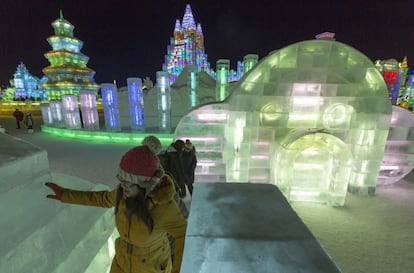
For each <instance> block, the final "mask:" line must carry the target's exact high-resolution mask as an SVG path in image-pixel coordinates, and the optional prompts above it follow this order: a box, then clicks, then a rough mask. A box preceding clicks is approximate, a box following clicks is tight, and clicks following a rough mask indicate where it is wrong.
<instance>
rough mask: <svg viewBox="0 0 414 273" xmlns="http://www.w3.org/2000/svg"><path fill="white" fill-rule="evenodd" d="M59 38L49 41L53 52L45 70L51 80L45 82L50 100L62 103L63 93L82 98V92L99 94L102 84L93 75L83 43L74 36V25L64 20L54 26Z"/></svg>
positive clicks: (54, 36)
mask: <svg viewBox="0 0 414 273" xmlns="http://www.w3.org/2000/svg"><path fill="white" fill-rule="evenodd" d="M52 26H53V29H54V31H55V35H53V36H51V37H49V38H48V39H47V41H48V42H49V44H50V46H51V47H52V51H49V52H47V53H46V54H45V57H46V58H47V59H48V60H49V62H50V66H48V67H46V68H44V69H43V72H44V73H45V74H46V76H47V77H48V80H47V81H46V82H45V83H43V88H44V89H45V91H46V94H47V97H48V99H49V100H60V99H61V96H62V95H63V94H73V95H76V96H77V97H78V98H79V91H80V90H89V91H95V92H96V93H97V92H98V89H99V85H97V84H96V83H95V80H94V79H93V76H94V74H95V71H93V70H91V69H89V68H88V67H87V66H86V64H87V63H88V61H89V57H87V56H85V55H84V54H83V53H81V52H80V50H81V49H82V46H83V42H82V41H80V40H79V39H77V38H75V37H74V36H73V29H74V26H73V25H72V24H71V23H69V22H68V21H67V20H66V19H64V18H63V13H62V11H60V17H59V18H58V19H56V20H55V21H54V22H53V23H52Z"/></svg>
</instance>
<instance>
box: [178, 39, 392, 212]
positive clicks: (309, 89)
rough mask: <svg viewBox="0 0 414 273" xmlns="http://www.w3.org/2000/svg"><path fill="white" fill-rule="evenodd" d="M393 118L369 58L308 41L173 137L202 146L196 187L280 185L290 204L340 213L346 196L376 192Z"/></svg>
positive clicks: (260, 67)
mask: <svg viewBox="0 0 414 273" xmlns="http://www.w3.org/2000/svg"><path fill="white" fill-rule="evenodd" d="M391 113H392V106H391V103H390V101H389V100H388V96H387V88H386V85H385V83H384V80H383V78H382V76H381V74H380V73H379V72H378V70H377V69H376V68H375V67H374V65H373V63H372V61H371V60H370V59H369V58H368V57H366V56H365V55H364V54H362V53H361V52H359V51H358V50H356V49H354V48H352V47H350V46H348V45H346V44H343V43H340V42H337V41H326V40H310V41H303V42H299V43H296V44H292V45H290V46H287V47H285V48H283V49H280V50H277V51H274V52H271V53H270V54H269V55H268V56H267V57H265V58H263V59H262V60H261V61H260V62H259V63H258V64H257V65H256V66H255V67H254V68H253V69H252V70H251V71H249V72H248V73H246V74H245V75H244V77H243V78H242V79H241V80H240V81H239V82H238V84H237V85H236V86H235V87H234V89H233V90H232V93H231V95H230V96H229V97H228V98H227V99H226V100H225V101H223V102H220V103H215V104H207V105H203V106H200V107H198V108H196V109H194V110H192V111H191V112H189V113H188V114H187V115H186V116H184V117H183V118H182V119H181V121H180V122H179V124H178V126H177V128H176V131H175V135H174V138H176V139H178V138H181V139H187V138H188V139H191V140H192V141H193V143H195V144H196V147H197V156H198V165H197V170H196V181H197V182H252V183H272V184H275V185H277V186H278V187H279V189H280V190H281V191H282V192H283V193H284V194H285V195H286V196H287V198H288V199H289V200H291V201H317V202H326V203H329V204H331V205H335V206H341V205H344V202H345V197H346V193H347V189H348V191H351V192H354V193H358V194H373V193H374V192H375V188H376V185H377V180H378V175H379V172H380V168H381V160H382V158H383V155H384V148H385V145H386V141H387V136H388V131H389V129H390V122H391Z"/></svg>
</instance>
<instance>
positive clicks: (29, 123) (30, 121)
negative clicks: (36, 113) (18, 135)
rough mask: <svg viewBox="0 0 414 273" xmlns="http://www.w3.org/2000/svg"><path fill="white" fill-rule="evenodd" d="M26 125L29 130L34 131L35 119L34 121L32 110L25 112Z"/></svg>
mask: <svg viewBox="0 0 414 273" xmlns="http://www.w3.org/2000/svg"><path fill="white" fill-rule="evenodd" d="M24 125H26V128H27V131H28V132H29V133H33V125H34V121H33V117H32V114H31V113H30V112H26V113H25V114H24Z"/></svg>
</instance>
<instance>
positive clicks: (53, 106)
mask: <svg viewBox="0 0 414 273" xmlns="http://www.w3.org/2000/svg"><path fill="white" fill-rule="evenodd" d="M49 106H50V113H51V114H52V120H53V126H54V127H59V128H61V127H65V122H64V119H63V114H62V101H60V100H51V101H49Z"/></svg>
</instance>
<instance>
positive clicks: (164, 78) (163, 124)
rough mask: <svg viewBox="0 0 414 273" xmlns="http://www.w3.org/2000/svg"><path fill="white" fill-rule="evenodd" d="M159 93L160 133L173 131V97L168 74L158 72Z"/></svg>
mask: <svg viewBox="0 0 414 273" xmlns="http://www.w3.org/2000/svg"><path fill="white" fill-rule="evenodd" d="M157 87H158V88H159V93H158V128H159V130H160V131H164V132H169V131H170V130H171V96H170V81H169V76H168V72H164V71H157Z"/></svg>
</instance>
